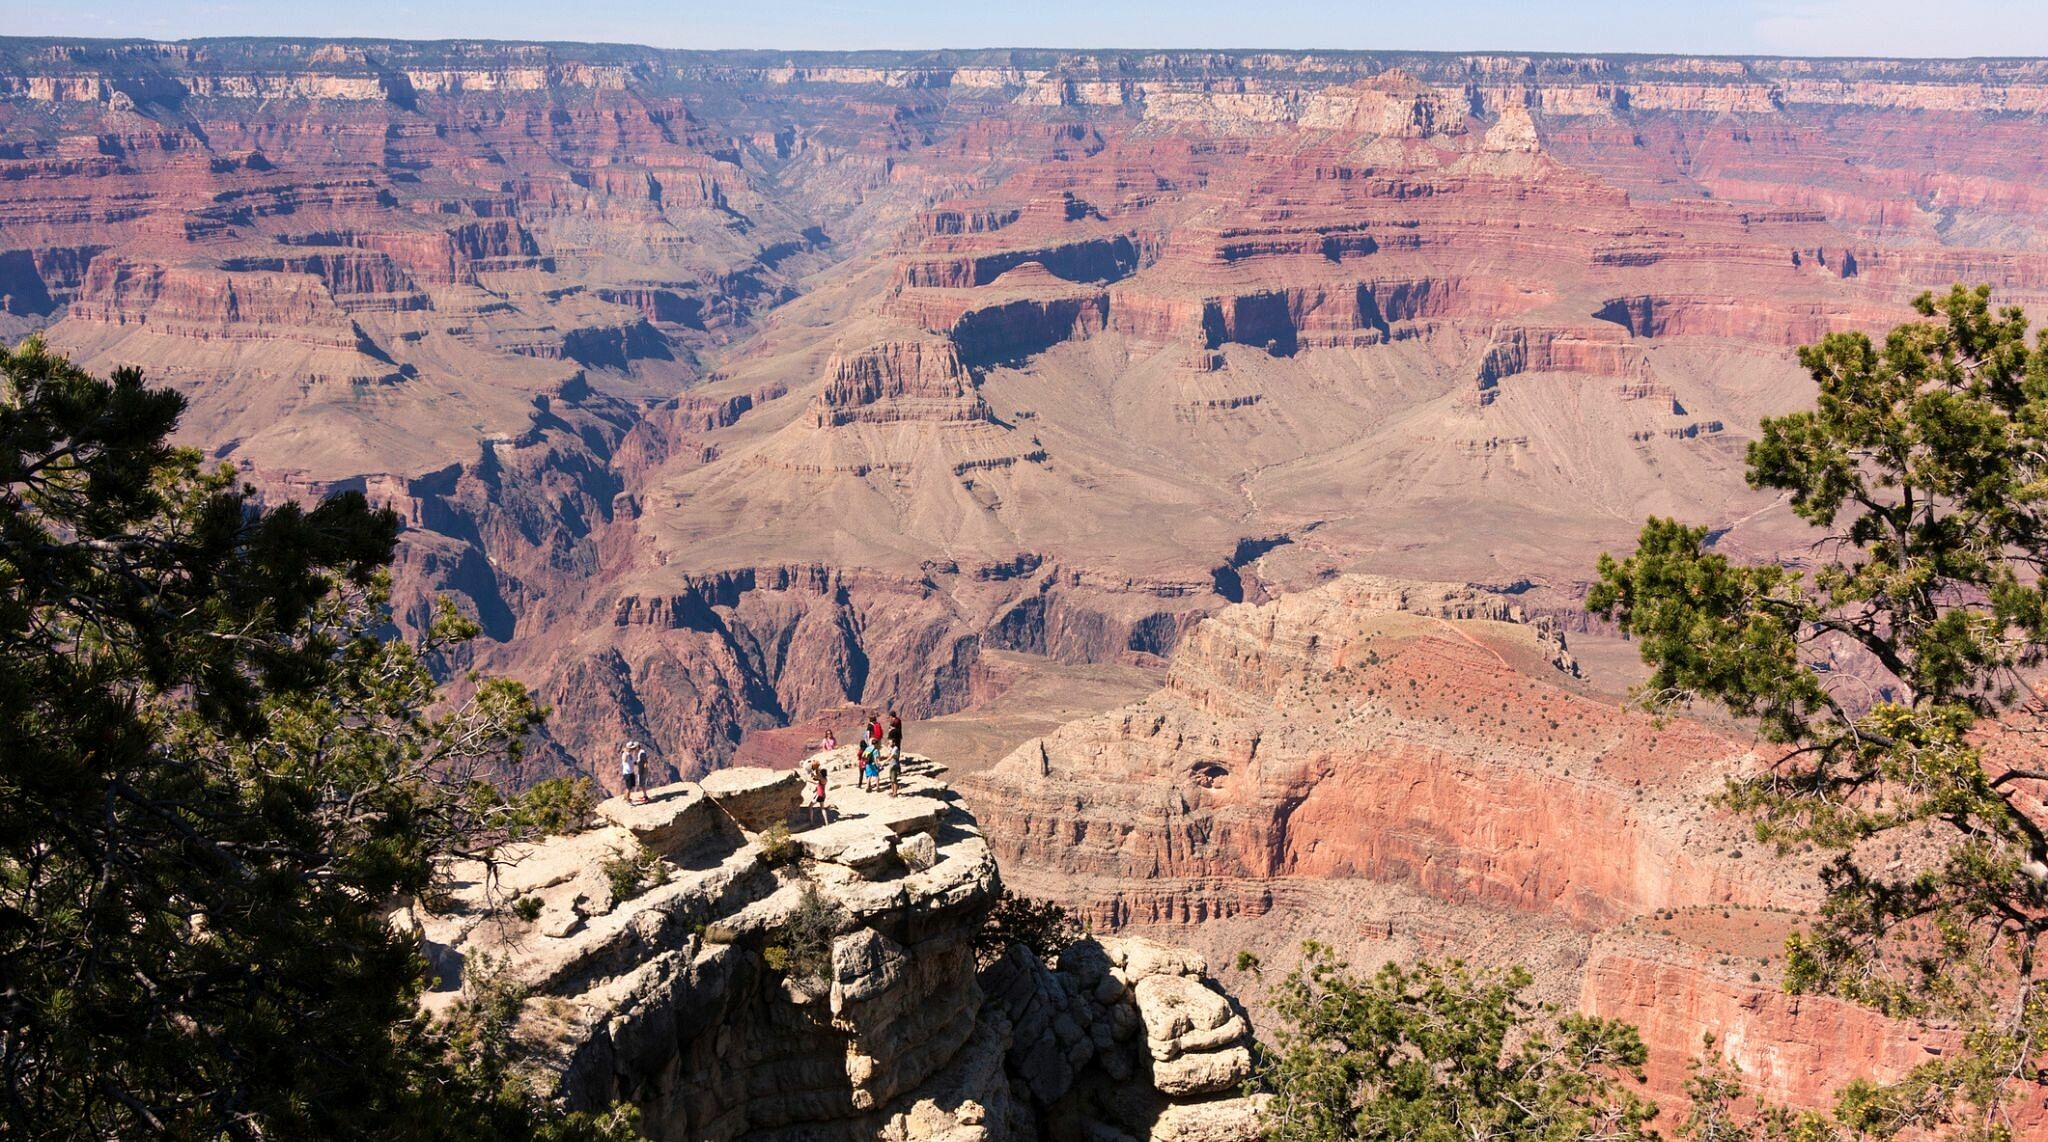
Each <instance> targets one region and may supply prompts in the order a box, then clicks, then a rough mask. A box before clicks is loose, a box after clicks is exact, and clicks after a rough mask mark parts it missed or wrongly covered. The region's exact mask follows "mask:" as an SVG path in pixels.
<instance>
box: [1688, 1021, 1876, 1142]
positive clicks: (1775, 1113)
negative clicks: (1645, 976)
mask: <svg viewBox="0 0 2048 1142" xmlns="http://www.w3.org/2000/svg"><path fill="white" fill-rule="evenodd" d="M1685 1097H1686V1099H1687V1100H1688V1101H1689V1102H1690V1103H1691V1107H1690V1109H1689V1110H1688V1111H1687V1112H1686V1116H1685V1120H1684V1121H1682V1122H1680V1123H1679V1124H1678V1131H1677V1134H1678V1137H1679V1138H1680V1139H1683V1140H1684V1142H1846V1139H1847V1138H1848V1135H1847V1134H1846V1133H1845V1132H1844V1131H1843V1130H1841V1129H1840V1128H1839V1127H1837V1126H1835V1125H1834V1124H1832V1123H1830V1122H1829V1121H1828V1120H1827V1117H1826V1116H1825V1115H1821V1114H1815V1113H1813V1112H1811V1111H1808V1112H1803V1113H1802V1112H1798V1111H1793V1110H1789V1109H1787V1108H1785V1107H1782V1106H1776V1105H1773V1104H1770V1103H1767V1102H1763V1101H1761V1100H1759V1099H1757V1098H1756V1097H1755V1096H1754V1094H1753V1093H1752V1092H1751V1091H1750V1090H1749V1089H1748V1087H1747V1086H1746V1085H1745V1084H1744V1083H1743V1081H1742V1068H1740V1067H1738V1066H1736V1065H1735V1064H1733V1063H1730V1062H1728V1061H1727V1060H1726V1059H1724V1058H1723V1057H1722V1056H1721V1054H1720V1052H1719V1051H1717V1050H1715V1049H1714V1037H1713V1036H1712V1035H1708V1036H1707V1037H1706V1041H1705V1043H1704V1044H1703V1045H1702V1048H1701V1053H1700V1055H1699V1056H1697V1057H1695V1058H1694V1059H1693V1061H1692V1074H1691V1076H1690V1077H1689V1078H1687V1079H1686V1081H1685Z"/></svg>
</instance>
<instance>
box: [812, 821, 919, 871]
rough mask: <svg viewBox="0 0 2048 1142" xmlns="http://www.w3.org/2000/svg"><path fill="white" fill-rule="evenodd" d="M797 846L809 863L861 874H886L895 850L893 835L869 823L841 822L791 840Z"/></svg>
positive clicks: (823, 826) (879, 826)
mask: <svg viewBox="0 0 2048 1142" xmlns="http://www.w3.org/2000/svg"><path fill="white" fill-rule="evenodd" d="M795 840H796V844H797V847H798V848H800V849H802V850H803V854H804V855H805V856H807V857H809V858H811V859H812V860H821V861H829V862H830V863H832V864H841V865H845V866H846V867H848V868H851V869H854V870H856V871H859V872H861V873H863V874H873V873H879V872H882V871H886V870H887V869H888V868H889V867H890V866H891V865H893V863H894V862H893V860H892V859H891V858H892V857H893V855H894V854H895V851H896V835H895V834H894V833H891V832H890V831H889V830H888V829H887V828H886V827H884V826H882V825H878V824H876V823H875V822H873V821H869V820H865V819H861V820H841V821H834V822H832V823H831V824H829V825H821V826H819V827H818V828H815V829H811V830H809V831H808V832H803V833H798V834H797V835H796V837H795Z"/></svg>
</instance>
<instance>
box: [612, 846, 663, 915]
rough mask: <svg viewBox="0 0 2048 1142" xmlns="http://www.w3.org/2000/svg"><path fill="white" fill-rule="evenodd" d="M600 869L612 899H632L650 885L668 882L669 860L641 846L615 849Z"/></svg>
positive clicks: (650, 886)
mask: <svg viewBox="0 0 2048 1142" xmlns="http://www.w3.org/2000/svg"><path fill="white" fill-rule="evenodd" d="M602 868H603V870H604V878H605V881H606V882H607V883H608V884H610V885H611V890H612V899H613V900H620V901H624V900H631V899H633V898H634V897H636V896H638V895H640V894H641V893H643V892H645V891H647V890H648V889H649V888H652V887H654V886H656V885H659V884H667V883H668V862H667V861H665V860H662V859H661V857H660V856H659V855H657V854H655V853H652V852H649V851H648V850H647V849H646V848H645V847H643V846H640V845H635V846H634V847H633V848H632V850H631V851H621V850H617V849H614V850H613V851H612V855H611V856H609V857H606V858H605V860H604V863H603V865H602Z"/></svg>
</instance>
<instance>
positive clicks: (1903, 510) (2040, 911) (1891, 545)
mask: <svg viewBox="0 0 2048 1142" xmlns="http://www.w3.org/2000/svg"><path fill="white" fill-rule="evenodd" d="M1915 307H1916V308H1917V309H1918V311H1919V313H1920V314H1921V316H1922V317H1923V318H1925V319H1926V320H1922V321H1916V322H1912V323H1908V324H1905V325H1901V326H1899V327H1898V328H1896V329H1894V330H1892V331H1891V333H1890V335H1889V336H1887V337H1886V338H1885V339H1884V343H1883V344H1882V345H1881V346H1880V345H1877V344H1874V343H1873V342H1872V341H1871V340H1870V339H1869V338H1868V337H1866V336H1864V335H1863V334H1861V333H1837V334H1831V335H1829V336H1828V337H1826V338H1825V339H1823V340H1822V341H1821V342H1820V343H1819V344H1817V345H1810V346H1807V347H1806V348H1803V349H1801V350H1800V353H1799V360H1800V363H1801V364H1803V365H1804V366H1805V367H1806V368H1807V370H1808V371H1809V372H1811V373H1812V375H1813V378H1814V380H1815V381H1816V382H1817V383H1818V385H1819V401H1818V404H1817V405H1816V407H1814V408H1813V409H1811V410H1808V411H1804V412H1796V413H1793V414H1791V415H1788V416H1783V417H1775V418H1770V419H1766V420H1765V421H1764V422H1763V432H1762V436H1761V438H1760V439H1758V440H1757V441H1755V442H1754V443H1752V444H1751V445H1750V448H1749V455H1748V472H1749V482H1750V484H1751V485H1752V486H1754V487H1757V488H1768V489H1776V490H1778V491H1780V492H1783V493H1785V494H1786V496H1787V498H1788V500H1789V503H1790V505H1791V507H1792V510H1793V511H1794V512H1796V513H1797V514H1798V516H1799V518H1801V519H1803V520H1805V521H1806V522H1807V523H1808V524H1810V525H1812V526H1813V528H1814V529H1815V531H1816V532H1817V535H1816V539H1815V542H1814V544H1813V546H1812V548H1811V550H1810V552H1809V553H1808V554H1807V555H1806V557H1805V558H1804V559H1803V560H1802V561H1801V562H1800V564H1799V565H1797V566H1788V565H1781V564H1775V563H1772V564H1744V563H1739V562H1736V561H1735V560H1732V559H1730V558H1728V557H1726V556H1724V555H1721V554H1718V553H1716V552H1714V551H1712V550H1711V545H1710V544H1709V543H1708V535H1707V531H1706V529H1704V528H1700V527H1689V526H1686V525H1684V524H1681V523H1678V522H1676V521H1673V520H1663V519H1652V520H1650V521H1649V522H1648V523H1647V524H1646V525H1645V526H1644V528H1643V531H1642V535H1641V537H1640V540H1639V543H1638V545H1637V548H1636V551H1635V553H1634V554H1633V555H1631V556H1629V557H1628V558H1626V559H1622V560H1616V559H1614V558H1612V557H1608V556H1603V557H1602V558H1601V560H1600V564H1599V582H1598V583H1597V585H1596V586H1595V587H1594V589H1593V591H1592V593H1591V594H1590V596H1589V597H1588V599H1587V606H1588V608H1589V609H1590V610H1592V611H1594V612H1595V613H1598V614H1600V615H1603V616H1606V617H1609V618H1611V619H1613V620H1614V621H1615V622H1616V624H1617V625H1618V626H1619V627H1620V629H1621V630H1622V631H1623V632H1624V633H1626V634H1628V635H1630V636H1631V637H1633V638H1635V639H1637V640H1639V642H1640V643H1641V648H1642V655H1643V660H1644V661H1645V662H1647V663H1648V664H1649V665H1650V666H1651V668H1652V672H1651V676H1650V680H1649V682H1648V683H1647V684H1646V686H1645V689H1644V696H1645V699H1646V701H1647V703H1648V704H1649V705H1651V706H1653V707H1670V706H1673V705H1677V704H1683V703H1686V702H1690V701H1692V700H1695V699H1699V700H1706V701H1711V702H1715V703H1718V704H1720V705H1722V706H1724V707H1725V708H1727V709H1729V710H1730V711H1733V712H1734V713H1736V714H1740V715H1745V716H1748V717H1751V718H1754V719H1755V720H1756V723H1757V725H1758V727H1759V728H1760V730H1761V732H1762V734H1763V735H1764V737H1765V738H1766V739H1768V741H1770V742H1772V743H1775V744H1776V746H1777V748H1776V749H1775V752H1774V754H1773V756H1772V761H1773V762H1774V764H1773V765H1772V766H1771V767H1770V768H1769V770H1768V771H1767V772H1765V773H1763V774H1762V775H1759V776H1753V777H1747V778H1743V779H1739V780H1736V781H1734V782H1733V783H1732V784H1731V785H1730V787H1729V790H1728V793H1727V796H1726V800H1727V802H1728V803H1729V804H1730V805H1732V806H1734V807H1736V808H1738V809H1740V810H1742V811H1744V812H1746V813H1749V814H1751V815H1752V816H1753V817H1754V819H1755V821H1756V828H1757V834H1758V836H1759V838H1760V839H1764V840H1767V841H1774V842H1776V843H1777V844H1779V845H1780V846H1790V845H1798V844H1813V845H1817V846H1821V847H1824V848H1826V849H1830V850H1833V851H1834V852H1835V853H1836V854H1837V855H1836V857H1835V859H1834V860H1833V861H1832V863H1831V864H1830V865H1829V866H1828V867H1827V868H1826V870H1825V872H1824V875H1823V887H1824V889H1825V892H1826V902H1825V905H1824V907H1823V909H1822V912H1821V914H1820V915H1819V916H1818V917H1817V918H1816V921H1815V923H1814V924H1813V925H1812V927H1811V930H1810V931H1808V932H1806V933H1803V934H1801V935H1798V936H1795V937H1794V938H1793V939H1792V940H1791V942H1790V946H1789V948H1788V951H1789V953H1790V968H1789V974H1788V980H1787V984H1788V986H1789V987H1790V988H1791V989H1792V990H1794V991H1802V992H1831V993H1835V994H1839V995H1842V996H1846V997H1848V998H1850V999H1853V1000H1856V1001H1858V1002H1861V1003H1866V1004H1869V1005H1872V1006H1875V1007H1877V1008H1879V1009H1881V1010H1883V1011H1885V1012H1888V1013H1891V1014H1894V1015H1901V1016H1943V1017H1948V1018H1954V1019H1958V1020H1961V1021H1962V1022H1963V1024H1964V1025H1965V1026H1966V1027H1968V1028H1970V1031H1969V1043H1968V1046H1969V1049H1968V1050H1967V1052H1965V1053H1964V1054H1963V1055H1961V1056H1959V1057H1951V1058H1945V1059H1941V1060H1938V1061H1936V1062H1931V1063H1929V1064H1927V1065H1925V1066H1923V1067H1921V1068H1920V1069H1918V1070H1917V1071H1915V1072H1914V1073H1913V1074H1912V1075H1911V1076H1910V1077H1909V1078H1907V1079H1906V1080H1905V1081H1903V1082H1901V1083H1899V1084H1896V1085H1894V1086H1891V1087H1882V1088H1880V1087H1872V1086H1869V1085H1868V1084H1859V1085H1857V1086H1854V1087H1852V1088H1850V1089H1848V1090H1846V1091H1845V1092H1844V1093H1843V1096H1842V1100H1841V1104H1840V1106H1839V1107H1838V1115H1837V1116H1838V1119H1839V1120H1840V1121H1842V1122H1843V1123H1844V1124H1845V1125H1847V1126H1850V1127H1852V1128H1854V1129H1857V1130H1863V1131H1868V1132H1870V1133H1873V1134H1875V1135H1878V1136H1881V1137H1889V1136H1892V1135H1894V1134H1897V1133H1899V1132H1900V1131H1902V1130H1906V1129H1909V1128H1915V1127H1920V1128H1935V1127H1945V1128H1953V1129H1958V1130H1961V1131H1963V1132H1964V1133H1966V1134H1968V1135H1969V1136H1973V1137H1982V1138H2003V1137H2008V1136H2009V1133H2010V1131H2009V1124H2008V1121H2007V1118H2006V1114H2005V1110H2006V1108H2007V1107H2009V1106H2011V1105H2012V1104H2013V1102H2014V1100H2015V1099H2017V1098H2020V1097H2022V1096H2023V1095H2029V1094H2030V1096H2031V1097H2034V1098H2039V1097H2040V1095H2041V1094H2042V1088H2043V1082H2044V1075H2043V1072H2042V1069H2041V1061H2042V1052H2043V1048H2044V1046H2048V994H2044V988H2043V983H2044V981H2043V977H2042V970H2043V966H2042V964H2041V961H2040V952H2041V940H2042V937H2043V935H2044V934H2048V836H2044V833H2043V823H2044V822H2043V820H2042V818H2041V816H2040V810H2039V804H2040V802H2039V797H2040V795H2041V793H2042V791H2043V790H2044V789H2048V785H2043V784H2041V782H2043V781H2048V772H2042V771H2040V770H2037V769H2036V768H2034V767H2033V766H2032V765H2030V764H2029V763H2027V762H2025V761H2024V760H2014V759H2015V758H2022V759H2023V758H2024V757H2025V756H2026V755H2027V753H2028V752H2029V751H2028V750H2027V749H2026V748H2025V747H2024V746H2018V745H2016V744H2015V743H2018V742H2021V741H2022V740H2024V739H2025V738H2026V737H2027V735H2030V734H2036V733H2039V732H2040V731H2042V730H2044V729H2048V718H2044V715H2048V707H2044V706H2043V703H2042V701H2041V699H2040V698H2039V697H2038V696H2037V694H2036V691H2035V686H2036V684H2037V683H2038V682H2039V681H2040V678H2041V670H2040V668H2041V667H2042V665H2043V660H2044V654H2048V588H2044V585H2043V582H2042V571H2043V567H2044V560H2048V339H2042V340H2037V341H2036V342H2035V343H2034V345H2033V346H2032V347H2031V348H2030V347H2029V345H2028V342H2027V321H2026V317H2025V315H2024V314H2022V313H2021V312H2020V310H2018V309H2016V308H2005V309H2000V310H1996V311H1994V310H1993V309H1992V307H1991V304H1990V290H1989V288H1988V287H1979V288H1977V289H1975V290H1966V289H1964V288H1963V287H1961V286H1957V287H1956V288H1955V289H1953V290H1952V291H1951V292H1949V293H1948V294H1947V295H1946V296H1945V297H1940V298H1936V297H1934V296H1932V295H1923V296H1922V297H1921V298H1919V299H1918V300H1917V301H1916V302H1915Z"/></svg>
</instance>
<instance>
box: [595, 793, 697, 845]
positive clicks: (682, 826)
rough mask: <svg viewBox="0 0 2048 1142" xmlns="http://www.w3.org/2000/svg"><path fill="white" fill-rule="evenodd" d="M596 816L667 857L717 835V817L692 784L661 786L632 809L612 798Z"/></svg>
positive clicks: (599, 807) (630, 806)
mask: <svg viewBox="0 0 2048 1142" xmlns="http://www.w3.org/2000/svg"><path fill="white" fill-rule="evenodd" d="M597 815H598V816H599V817H602V818H604V819H605V820H606V821H608V822H610V823H611V824H614V825H617V826H619V827H621V828H623V829H626V830H627V831H629V832H631V833H632V834H633V836H634V838H635V839H637V840H638V841H639V842H640V843H641V844H642V845H645V846H646V847H647V848H648V849H649V850H651V851H653V852H657V853H660V854H661V855H663V856H671V855H673V854H675V853H678V852H681V851H682V850H684V849H686V848H689V847H690V846H691V845H694V844H696V843H697V842H698V841H701V840H704V839H705V838H707V837H710V836H713V835H715V834H716V833H717V832H718V827H719V823H720V821H719V815H718V812H717V810H716V809H714V808H712V805H711V799H710V798H709V797H708V796H706V795H705V792H704V790H703V789H702V788H700V787H699V786H698V785H697V783H696V782H694V781H679V782H677V783H676V784H674V785H664V786H662V787H661V788H660V789H656V790H655V791H654V792H653V793H651V794H650V795H649V799H648V802H647V804H645V805H636V804H634V803H632V802H630V801H627V800H626V799H625V798H624V797H614V798H612V799H610V800H609V801H605V802H602V803H600V804H599V805H598V807H597Z"/></svg>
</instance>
